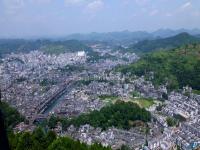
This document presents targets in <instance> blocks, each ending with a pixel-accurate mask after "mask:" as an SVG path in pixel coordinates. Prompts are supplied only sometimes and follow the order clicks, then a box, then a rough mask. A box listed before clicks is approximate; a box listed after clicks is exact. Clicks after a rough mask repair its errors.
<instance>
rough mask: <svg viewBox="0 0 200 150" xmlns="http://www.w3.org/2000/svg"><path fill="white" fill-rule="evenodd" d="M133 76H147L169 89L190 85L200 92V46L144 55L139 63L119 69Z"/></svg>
mask: <svg viewBox="0 0 200 150" xmlns="http://www.w3.org/2000/svg"><path fill="white" fill-rule="evenodd" d="M117 70H118V71H120V72H122V73H124V74H126V73H130V74H132V75H138V76H141V75H145V77H146V78H147V79H149V80H150V78H149V77H150V74H151V73H152V72H153V73H154V78H153V79H151V80H152V81H153V83H154V84H155V85H160V84H167V86H168V89H176V88H181V87H183V86H186V85H189V86H191V87H192V88H193V89H196V90H200V84H199V83H200V44H191V45H186V46H182V47H180V48H176V49H172V50H168V51H156V52H152V53H149V54H146V55H144V56H143V57H142V58H141V59H140V60H139V61H138V62H137V63H135V64H131V65H128V66H122V67H119V68H117Z"/></svg>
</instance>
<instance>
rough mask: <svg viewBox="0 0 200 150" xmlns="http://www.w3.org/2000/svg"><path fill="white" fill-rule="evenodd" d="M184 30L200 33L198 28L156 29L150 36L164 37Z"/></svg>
mask: <svg viewBox="0 0 200 150" xmlns="http://www.w3.org/2000/svg"><path fill="white" fill-rule="evenodd" d="M183 32H186V33H188V34H191V35H197V34H200V29H191V30H189V29H178V30H172V29H159V30H157V31H154V32H152V33H151V34H152V36H154V37H160V38H166V37H170V36H175V35H177V34H180V33H183Z"/></svg>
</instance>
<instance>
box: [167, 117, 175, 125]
mask: <svg viewBox="0 0 200 150" xmlns="http://www.w3.org/2000/svg"><path fill="white" fill-rule="evenodd" d="M166 121H167V125H168V126H169V127H173V126H176V125H177V123H178V122H177V120H176V119H174V118H171V117H167V119H166Z"/></svg>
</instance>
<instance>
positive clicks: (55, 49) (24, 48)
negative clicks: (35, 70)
mask: <svg viewBox="0 0 200 150" xmlns="http://www.w3.org/2000/svg"><path fill="white" fill-rule="evenodd" d="M32 50H42V51H44V52H47V53H56V54H57V53H63V52H76V51H81V50H85V51H90V50H91V49H90V48H89V47H88V46H86V45H85V44H83V43H82V42H79V41H77V40H67V41H50V40H36V41H34V40H23V39H12V40H11V39H7V40H6V39H2V40H0V56H1V55H5V54H9V53H11V52H15V53H18V52H29V51H32Z"/></svg>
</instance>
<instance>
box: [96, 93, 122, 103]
mask: <svg viewBox="0 0 200 150" xmlns="http://www.w3.org/2000/svg"><path fill="white" fill-rule="evenodd" d="M99 98H100V99H101V100H103V101H104V102H105V103H108V104H114V103H115V102H116V101H117V100H119V99H120V98H119V97H118V96H114V95H101V96H99Z"/></svg>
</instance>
